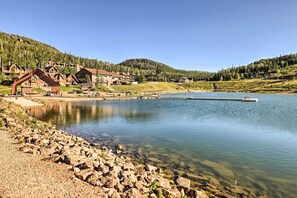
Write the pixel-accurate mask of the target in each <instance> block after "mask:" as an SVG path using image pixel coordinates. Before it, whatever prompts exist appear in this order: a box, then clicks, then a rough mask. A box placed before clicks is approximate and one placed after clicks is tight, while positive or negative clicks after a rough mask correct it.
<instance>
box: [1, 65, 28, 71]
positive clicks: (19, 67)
mask: <svg viewBox="0 0 297 198" xmlns="http://www.w3.org/2000/svg"><path fill="white" fill-rule="evenodd" d="M11 67H17V68H18V69H21V70H24V71H25V69H24V68H23V67H21V66H19V65H18V64H15V63H13V64H11V65H7V66H5V69H6V70H10V68H11Z"/></svg>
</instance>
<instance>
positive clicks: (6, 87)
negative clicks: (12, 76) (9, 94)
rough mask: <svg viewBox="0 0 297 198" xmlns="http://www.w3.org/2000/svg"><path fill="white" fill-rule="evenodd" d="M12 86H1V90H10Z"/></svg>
mask: <svg viewBox="0 0 297 198" xmlns="http://www.w3.org/2000/svg"><path fill="white" fill-rule="evenodd" d="M9 88H10V86H5V85H0V89H9Z"/></svg>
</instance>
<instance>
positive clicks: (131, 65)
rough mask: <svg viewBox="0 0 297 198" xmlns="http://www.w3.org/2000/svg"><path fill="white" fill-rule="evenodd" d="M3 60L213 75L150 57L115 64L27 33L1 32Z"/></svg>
mask: <svg viewBox="0 0 297 198" xmlns="http://www.w3.org/2000/svg"><path fill="white" fill-rule="evenodd" d="M0 57H1V64H3V65H8V64H9V63H17V64H19V65H21V66H24V67H32V68H34V67H36V65H40V66H41V65H45V64H47V63H48V62H49V61H54V62H62V63H66V64H79V65H83V66H85V67H91V68H99V69H105V70H108V71H114V72H127V73H128V72H129V73H133V74H135V75H136V78H138V80H139V81H144V80H145V79H144V77H145V78H147V79H151V80H159V81H169V80H171V79H174V80H178V79H179V78H181V77H183V76H186V77H189V78H193V79H194V80H200V79H210V78H211V77H212V75H213V74H211V73H209V72H198V71H184V70H176V69H173V68H172V67H169V66H167V65H165V64H162V63H157V62H155V61H151V60H147V59H131V60H127V61H124V62H122V63H120V64H111V63H108V62H104V61H99V60H96V59H89V58H83V57H78V56H74V55H72V54H68V53H63V52H60V51H59V50H57V49H56V48H54V47H52V46H50V45H47V44H45V43H41V42H39V41H36V40H33V39H31V38H27V37H24V36H19V35H13V34H7V33H4V32H0Z"/></svg>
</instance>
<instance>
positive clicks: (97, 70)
mask: <svg viewBox="0 0 297 198" xmlns="http://www.w3.org/2000/svg"><path fill="white" fill-rule="evenodd" d="M83 69H85V70H87V71H89V72H91V73H92V74H94V75H96V74H99V75H107V76H112V75H113V73H111V72H109V71H106V70H103V69H93V68H83Z"/></svg>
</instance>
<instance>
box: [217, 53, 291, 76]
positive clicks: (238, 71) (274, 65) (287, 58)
mask: <svg viewBox="0 0 297 198" xmlns="http://www.w3.org/2000/svg"><path fill="white" fill-rule="evenodd" d="M296 64H297V54H289V55H284V56H279V57H275V58H268V59H261V60H259V61H255V62H253V63H251V64H249V65H247V66H239V67H232V68H228V69H223V70H221V71H218V72H217V73H216V74H215V75H214V76H213V78H212V80H215V81H218V80H225V81H228V80H233V79H235V80H237V79H251V78H263V77H265V76H267V75H271V74H276V73H280V72H282V75H284V76H287V77H288V78H289V77H290V76H293V75H295V74H296V73H297V70H294V69H293V70H292V68H293V67H294V66H295V65H296Z"/></svg>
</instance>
